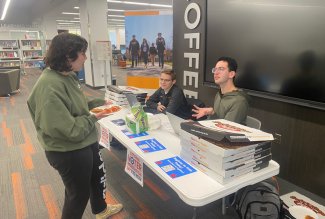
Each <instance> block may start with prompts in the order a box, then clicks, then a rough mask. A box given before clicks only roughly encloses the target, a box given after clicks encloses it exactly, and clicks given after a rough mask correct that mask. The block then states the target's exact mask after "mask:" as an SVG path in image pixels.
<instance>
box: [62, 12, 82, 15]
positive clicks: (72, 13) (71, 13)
mask: <svg viewBox="0 0 325 219" xmlns="http://www.w3.org/2000/svg"><path fill="white" fill-rule="evenodd" d="M62 14H70V15H79V14H80V13H74V12H62Z"/></svg>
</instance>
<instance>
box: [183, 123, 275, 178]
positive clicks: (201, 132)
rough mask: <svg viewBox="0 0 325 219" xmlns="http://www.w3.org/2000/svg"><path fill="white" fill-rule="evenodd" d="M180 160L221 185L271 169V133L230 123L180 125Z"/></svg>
mask: <svg viewBox="0 0 325 219" xmlns="http://www.w3.org/2000/svg"><path fill="white" fill-rule="evenodd" d="M181 128H182V130H181V132H180V138H181V145H182V150H181V157H182V158H183V159H185V160H186V161H188V162H189V163H191V164H192V165H193V166H195V167H196V168H197V169H199V170H201V171H202V172H204V173H206V174H207V175H208V176H210V177H211V178H213V179H215V180H216V181H218V182H219V183H222V184H224V183H228V182H230V181H232V180H234V179H236V178H238V177H241V176H243V175H245V174H249V173H251V172H255V171H257V170H260V169H263V168H265V167H267V166H268V164H269V161H270V160H271V158H272V153H271V141H272V140H273V136H272V135H271V134H268V133H265V132H262V131H260V130H257V129H253V128H249V127H246V126H243V125H240V124H237V123H234V122H229V121H227V120H222V119H220V120H207V121H201V122H184V123H181Z"/></svg>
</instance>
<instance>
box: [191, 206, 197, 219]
mask: <svg viewBox="0 0 325 219" xmlns="http://www.w3.org/2000/svg"><path fill="white" fill-rule="evenodd" d="M196 214H197V213H196V207H194V208H193V216H192V219H196Z"/></svg>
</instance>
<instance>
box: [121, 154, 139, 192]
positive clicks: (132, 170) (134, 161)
mask: <svg viewBox="0 0 325 219" xmlns="http://www.w3.org/2000/svg"><path fill="white" fill-rule="evenodd" d="M125 172H126V173H127V174H129V175H130V176H131V177H132V178H133V179H134V180H135V181H136V182H137V183H139V184H140V185H141V186H142V187H143V161H142V159H141V158H140V157H139V156H138V155H136V154H135V153H133V152H132V151H130V150H128V151H127V157H126V163H125Z"/></svg>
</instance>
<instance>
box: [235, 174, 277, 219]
mask: <svg viewBox="0 0 325 219" xmlns="http://www.w3.org/2000/svg"><path fill="white" fill-rule="evenodd" d="M232 205H233V206H234V207H235V209H236V211H237V213H238V214H239V216H240V218H241V219H279V218H280V213H281V206H282V202H281V199H280V197H279V191H278V186H277V182H276V181H275V179H272V178H270V179H267V180H265V181H262V182H259V183H256V184H254V185H250V186H247V187H244V188H242V189H240V190H239V191H238V192H236V193H235V197H234V201H233V203H232Z"/></svg>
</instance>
